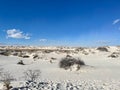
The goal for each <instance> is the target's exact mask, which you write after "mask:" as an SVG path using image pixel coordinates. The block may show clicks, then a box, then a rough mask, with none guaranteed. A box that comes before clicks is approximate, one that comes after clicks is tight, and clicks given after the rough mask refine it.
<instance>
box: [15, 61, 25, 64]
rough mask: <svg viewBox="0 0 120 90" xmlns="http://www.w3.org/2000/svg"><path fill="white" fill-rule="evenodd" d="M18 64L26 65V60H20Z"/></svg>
mask: <svg viewBox="0 0 120 90" xmlns="http://www.w3.org/2000/svg"><path fill="white" fill-rule="evenodd" d="M17 64H19V65H25V64H24V62H23V60H20V61H19V62H18V63H17Z"/></svg>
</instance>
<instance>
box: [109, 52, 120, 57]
mask: <svg viewBox="0 0 120 90" xmlns="http://www.w3.org/2000/svg"><path fill="white" fill-rule="evenodd" d="M119 55H120V53H118V52H113V53H112V54H111V55H109V56H108V57H111V58H118V57H119Z"/></svg>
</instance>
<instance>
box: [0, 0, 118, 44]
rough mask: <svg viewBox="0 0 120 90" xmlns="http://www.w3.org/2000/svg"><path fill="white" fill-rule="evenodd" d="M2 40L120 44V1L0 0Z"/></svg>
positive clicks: (21, 42) (10, 42)
mask: <svg viewBox="0 0 120 90" xmlns="http://www.w3.org/2000/svg"><path fill="white" fill-rule="evenodd" d="M0 43H1V44H2V43H3V44H10V45H11V44H12V45H14V44H15V45H16V44H18V45H50V46H53V45H57V46H61V45H63V46H98V45H120V0H0Z"/></svg>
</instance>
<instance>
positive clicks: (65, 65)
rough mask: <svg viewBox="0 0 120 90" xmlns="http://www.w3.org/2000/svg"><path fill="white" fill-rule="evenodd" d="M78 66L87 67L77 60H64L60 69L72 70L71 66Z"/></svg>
mask: <svg viewBox="0 0 120 90" xmlns="http://www.w3.org/2000/svg"><path fill="white" fill-rule="evenodd" d="M73 65H78V67H80V66H82V65H85V63H84V61H82V60H80V59H75V58H63V59H62V60H61V61H60V62H59V67H60V68H64V69H65V70H67V69H70V67H71V66H73Z"/></svg>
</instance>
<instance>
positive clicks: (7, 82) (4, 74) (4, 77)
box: [0, 72, 15, 90]
mask: <svg viewBox="0 0 120 90" xmlns="http://www.w3.org/2000/svg"><path fill="white" fill-rule="evenodd" d="M0 80H1V81H2V82H3V83H4V86H5V88H6V89H5V90H10V89H11V88H12V86H10V84H11V81H13V80H15V79H14V78H13V76H12V75H11V74H10V73H9V72H1V74H0Z"/></svg>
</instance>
